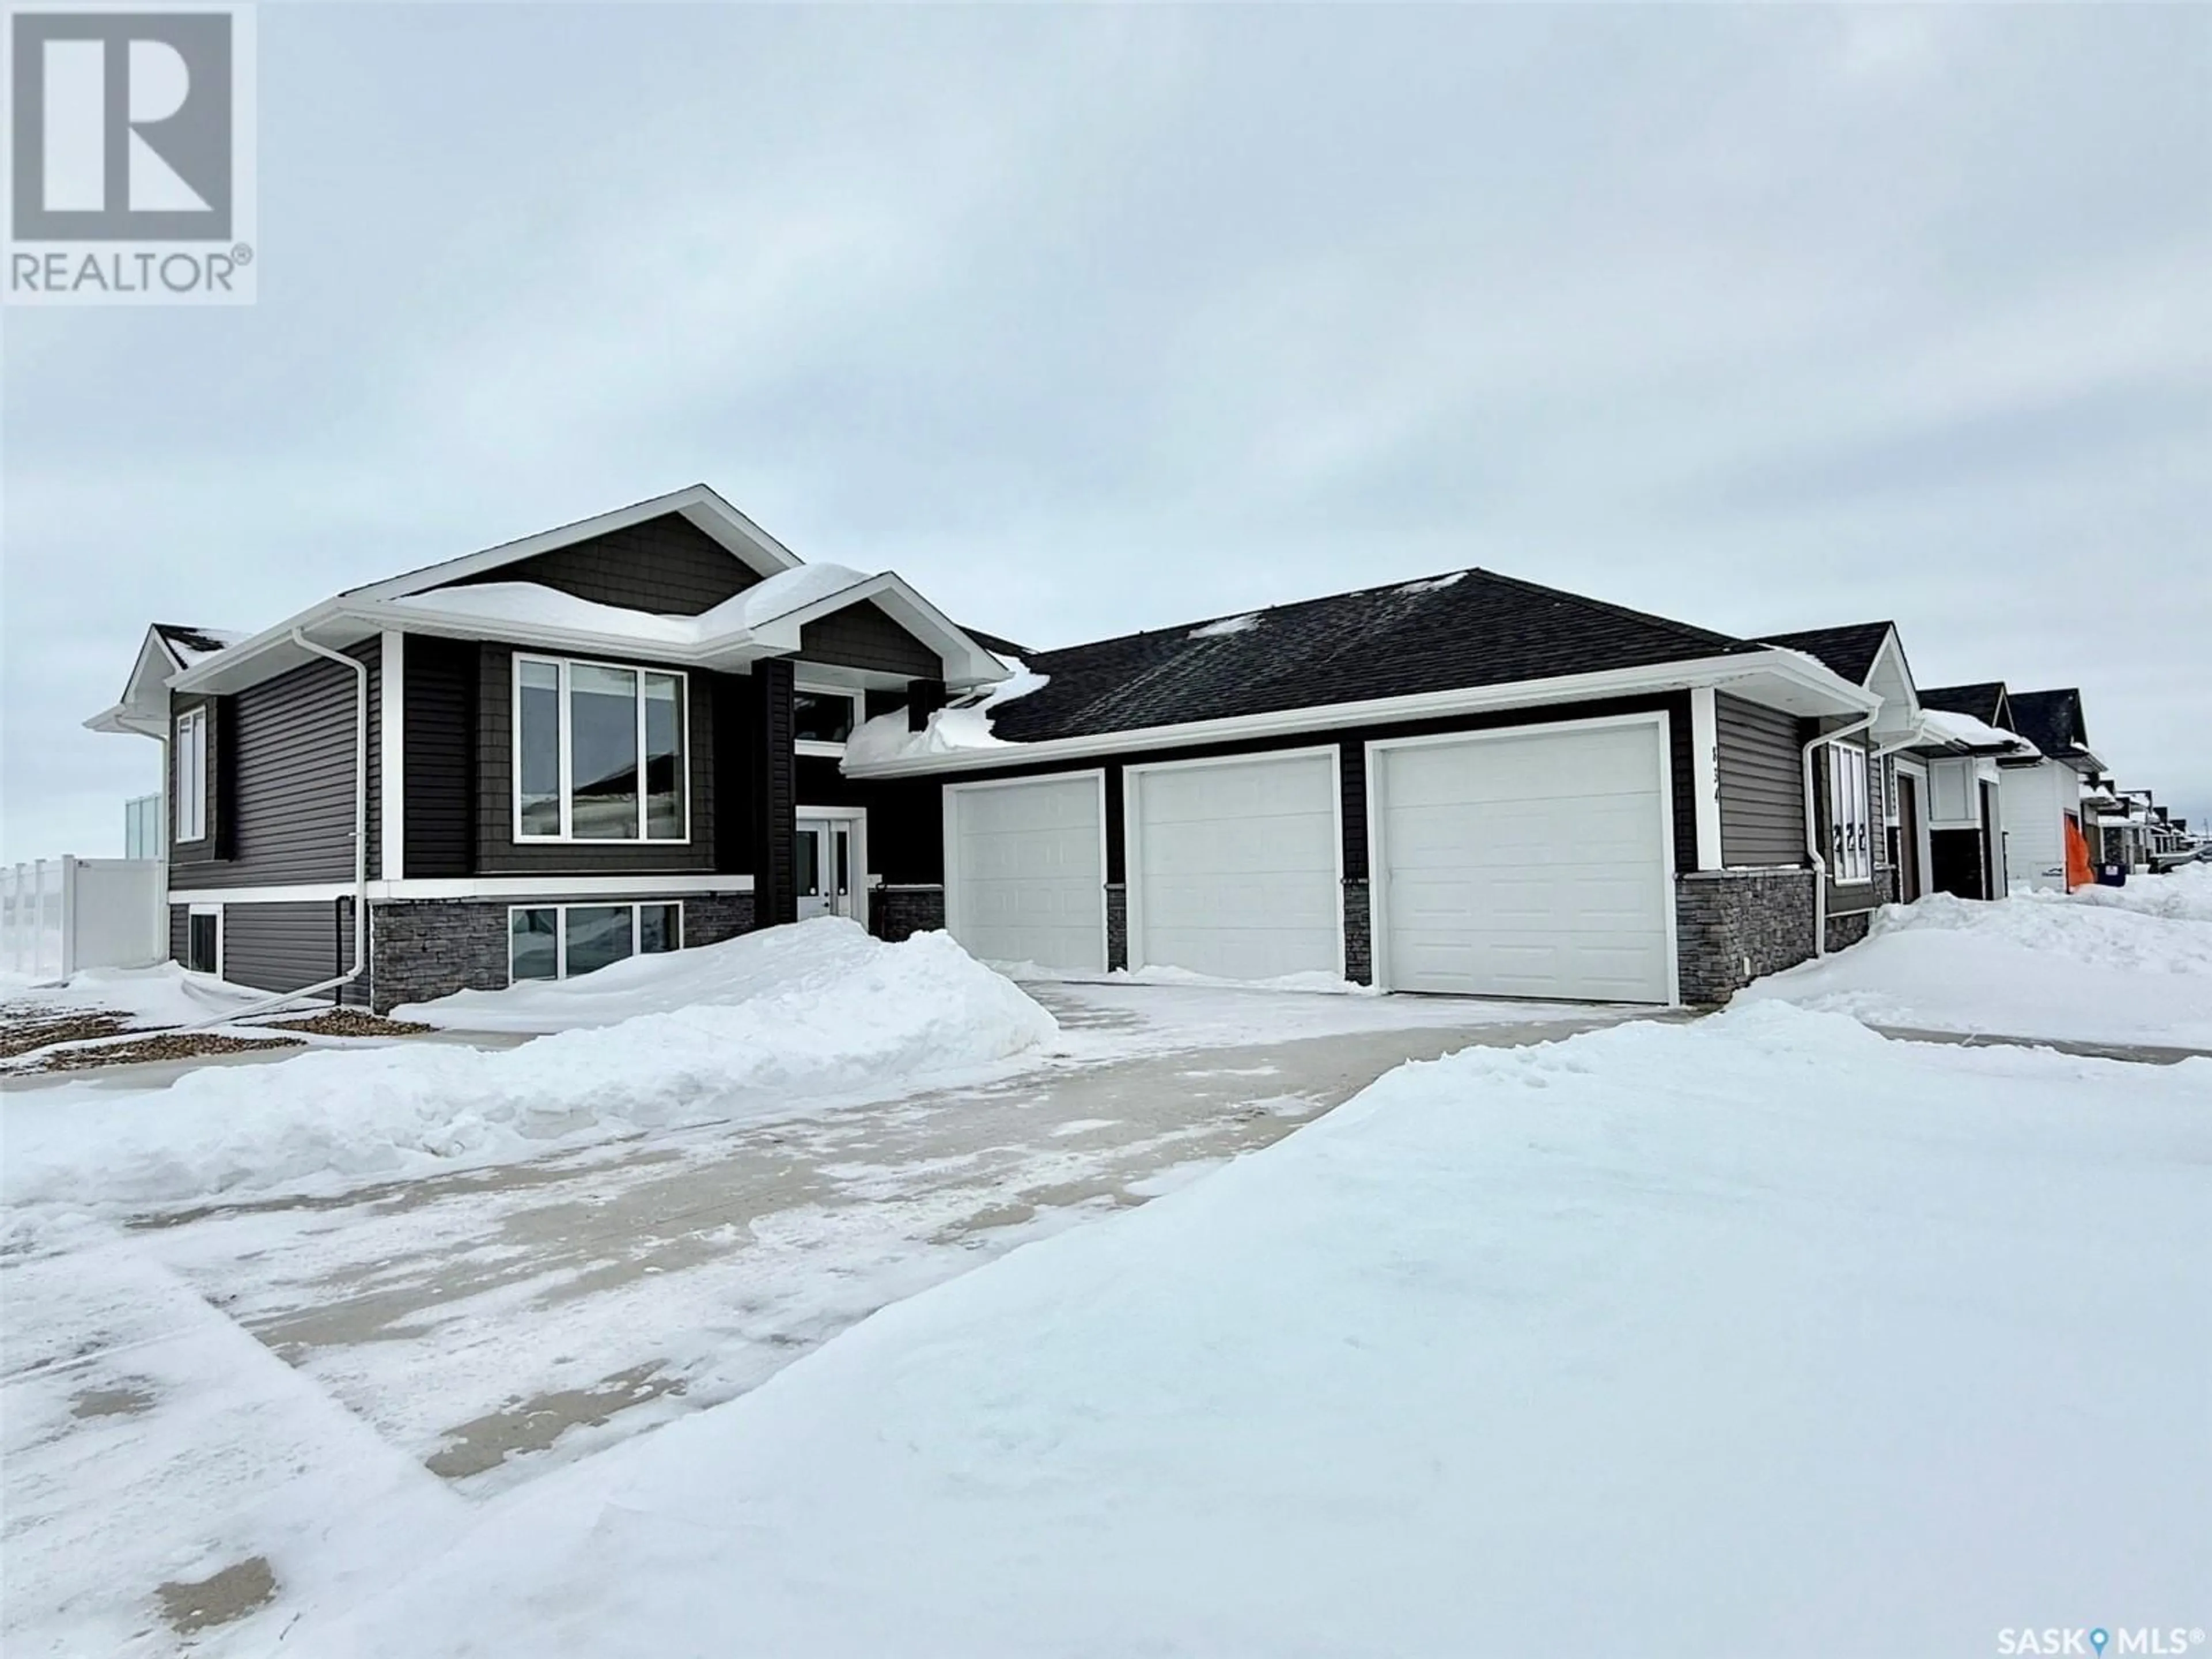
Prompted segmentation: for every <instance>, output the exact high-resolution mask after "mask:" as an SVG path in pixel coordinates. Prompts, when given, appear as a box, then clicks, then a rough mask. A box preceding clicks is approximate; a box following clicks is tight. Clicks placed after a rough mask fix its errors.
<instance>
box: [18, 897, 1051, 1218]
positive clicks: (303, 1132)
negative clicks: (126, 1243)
mask: <svg viewBox="0 0 2212 1659" xmlns="http://www.w3.org/2000/svg"><path fill="white" fill-rule="evenodd" d="M455 1004H459V1005H460V1008H459V1012H455V1011H454V1008H453V1005H455ZM549 1009H556V1010H559V1011H562V1012H574V1014H575V1018H574V1020H567V1019H564V1020H562V1021H561V1022H560V1023H562V1024H572V1023H573V1024H580V1027H581V1028H580V1029H574V1030H561V1031H559V1032H557V1033H556V1035H553V1036H545V1037H541V1038H539V1039H538V1041H536V1042H530V1043H526V1044H524V1045H523V1046H521V1047H520V1048H507V1049H501V1050H495V1051H488V1050H484V1049H480V1048H465V1047H460V1046H457V1045H451V1044H444V1043H432V1042H418V1043H411V1044H410V1043H403V1044H397V1045H394V1046H392V1047H388V1048H364V1049H344V1050H337V1049H332V1050H323V1051H319V1052H313V1053H309V1054H303V1055H301V1056H300V1057H299V1058H297V1059H295V1060H284V1061H281V1062H277V1063H275V1064H272V1065H267V1066H244V1067H228V1068H226V1067H206V1068H203V1069H201V1070H198V1071H194V1072H191V1073H186V1074H185V1076H183V1077H182V1078H180V1079H178V1080H177V1081H176V1082H175V1083H174V1084H173V1085H170V1086H169V1087H168V1088H167V1089H163V1090H158V1091H147V1092H144V1093H137V1094H131V1093H118V1092H117V1091H112V1090H105V1091H98V1092H96V1093H95V1091H96V1090H97V1089H98V1085H70V1086H65V1087H62V1088H55V1089H49V1090H40V1091H26V1092H24V1093H23V1094H21V1096H19V1097H17V1098H16V1099H15V1100H13V1101H11V1102H10V1103H9V1107H8V1114H7V1126H8V1148H7V1159H6V1165H5V1170H4V1172H0V1186H4V1190H5V1192H6V1194H7V1195H8V1197H9V1199H10V1200H12V1201H15V1202H19V1203H20V1202H23V1201H26V1200H67V1201H77V1202H95V1203H100V1204H106V1205H116V1204H122V1205H147V1204H159V1203H164V1202H190V1201H198V1200H207V1199H210V1198H214V1197H217V1196H224V1197H235V1196H238V1195H240V1194H246V1193H266V1192H270V1191H278V1190H321V1189H326V1188H334V1187H338V1186H343V1185H344V1184H346V1183H348V1182H352V1183H358V1182H361V1181H362V1180H363V1179H365V1178H368V1177H373V1176H398V1175H406V1174H420V1173H422V1172H425V1171H428V1170H435V1169H438V1168H445V1167H452V1166H453V1165H454V1164H458V1163H468V1164H482V1163H490V1162H498V1161H503V1160H507V1159H513V1158H529V1157H534V1156H537V1155H538V1154H541V1153H543V1152H547V1151H549V1150H550V1149H552V1148H553V1147H554V1146H561V1145H572V1144H574V1143H576V1142H578V1141H580V1140H586V1139H607V1138H608V1137H610V1136H613V1135H619V1134H623V1133H629V1132H631V1131H634V1130H635V1129H638V1128H641V1127H656V1126H667V1125H671V1124H679V1123H685V1122H699V1121H708V1120H719V1119H728V1118H734V1117H744V1116H748V1115H763V1114H778V1115H791V1114H792V1113H793V1112H794V1111H796V1110H799V1109H804V1106H805V1103H807V1102H809V1101H815V1102H819V1101H822V1100H824V1099H828V1098H832V1097H849V1096H854V1095H861V1094H866V1093H868V1092H870V1091H874V1092H878V1093H880V1092H882V1091H886V1090H892V1089H902V1088H906V1087H908V1086H911V1085H914V1084H915V1083H916V1082H917V1081H921V1080H927V1079H931V1078H942V1077H949V1076H951V1075H955V1074H959V1073H975V1072H977V1071H978V1070H979V1069H987V1068H989V1067H992V1066H996V1065H999V1064H1000V1063H1002V1062H1005V1061H1006V1060H1010V1059H1012V1058H1013V1057H1015V1056H1018V1055H1022V1054H1026V1053H1030V1052H1033V1051H1034V1050H1036V1048H1037V1047H1038V1046H1039V1045H1040V1044H1042V1043H1043V1042H1047V1041H1048V1040H1049V1039H1050V1038H1051V1037H1052V1036H1054V1030H1055V1027H1054V1022H1053V1018H1052V1017H1051V1015H1049V1014H1048V1013H1046V1012H1044V1010H1043V1009H1042V1008H1041V1007H1039V1006H1037V1005H1036V1003H1035V1002H1034V1001H1032V1000H1030V998H1029V997H1028V996H1027V995H1025V994H1024V993H1023V992H1022V991H1020V990H1019V989H1018V987H1015V986H1014V985H1013V984H1012V983H1011V982H1010V981H1007V980H1006V979H1005V978H1003V977H1001V976H1000V975H997V974H994V973H993V972H992V971H991V970H990V969H987V968H985V967H983V966H982V965H981V963H977V962H976V961H975V959H974V958H972V957H969V955H968V954H967V953H966V952H965V951H962V950H961V949H960V947H959V946H958V945H955V944H954V943H953V942H952V940H951V938H950V937H949V936H948V935H945V934H943V933H929V934H921V935H918V936H916V937H915V938H914V939H908V940H906V941H904V942H903V943H902V944H898V945H885V944H884V943H882V942H881V941H879V940H877V939H872V938H870V937H869V936H868V934H867V933H866V932H865V931H864V930H862V929H861V927H860V926H859V925H858V924H857V923H855V922H852V921H845V920H843V919H842V918H836V917H825V918H821V919H818V920H817V921H808V922H802V923H799V924H798V925H797V926H795V927H785V928H776V929H772V930H768V931H764V932H762V933H751V934H746V935H744V936H742V937H740V938H738V939H732V940H729V941H727V942H726V943H724V944H720V945H707V946H702V947H701V948H700V949H698V950H696V951H683V952H678V953H675V954H672V955H670V956H666V957H647V958H641V959H636V960H633V961H631V962H629V963H621V964H617V966H614V967H611V968H608V969H602V970H601V971H600V972H599V974H595V975H592V976H591V977H590V979H589V980H587V981H574V982H573V983H572V984H571V985H569V986H535V985H526V986H522V987H516V988H514V989H512V990H508V991H503V992H495V993H486V994H471V996H470V997H468V998H466V999H447V1002H446V1003H444V1004H440V1005H430V1006H426V1007H424V1008H422V1009H418V1010H416V1012H418V1013H423V1014H439V1015H445V1016H450V1017H452V1018H459V1019H462V1020H464V1021H472V1022H474V1023H476V1024H478V1025H479V1026H480V1027H489V1028H498V1027H499V1026H500V1025H501V1022H502V1021H504V1022H506V1023H507V1029H520V1030H543V1029H545V1024H544V1021H546V1020H547V1019H548V1018H549V1016H548V1013H547V1011H548V1010H549ZM533 1022H537V1023H533ZM586 1022H591V1023H586ZM610 1022H611V1023H610ZM94 1101H97V1103H98V1105H97V1109H91V1107H92V1103H94Z"/></svg>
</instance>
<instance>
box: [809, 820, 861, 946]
mask: <svg viewBox="0 0 2212 1659" xmlns="http://www.w3.org/2000/svg"><path fill="white" fill-rule="evenodd" d="M798 851H799V883H798V885H799V920H800V921H805V920H806V919H807V918H808V917H809V916H850V915H856V914H857V912H856V911H855V909H854V900H853V821H852V820H851V819H850V818H802V819H800V820H799V848H798Z"/></svg>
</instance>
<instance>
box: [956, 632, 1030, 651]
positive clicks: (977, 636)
mask: <svg viewBox="0 0 2212 1659" xmlns="http://www.w3.org/2000/svg"><path fill="white" fill-rule="evenodd" d="M957 627H958V628H959V629H960V631H961V632H962V633H963V634H965V635H967V636H968V637H969V639H971V640H973V641H975V643H976V644H978V645H980V646H981V647H983V648H984V649H985V650H986V651H988V652H989V653H991V654H992V655H994V656H997V657H1021V658H1024V659H1026V658H1027V657H1028V656H1029V654H1030V650H1029V647H1027V646H1025V645H1016V644H1015V643H1014V642H1013V641H1012V640H1010V639H1008V638H1006V636H1005V635H1002V634H986V633H985V632H984V631H983V630H982V629H980V628H970V627H969V626H968V625H967V624H966V623H958V624H957Z"/></svg>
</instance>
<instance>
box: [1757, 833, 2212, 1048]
mask: <svg viewBox="0 0 2212 1659" xmlns="http://www.w3.org/2000/svg"><path fill="white" fill-rule="evenodd" d="M2194 873H2195V872H2185V873H2181V874H2176V875H2172V876H2160V877H2154V878H2149V879H2148V880H2147V881H2143V882H2136V883H2130V884H2129V885H2128V886H2126V887H2124V888H2094V889H2087V890H2082V891H2079V892H2075V893H2073V894H2052V893H2032V894H2020V895H2016V896H2014V897H2011V898H2008V899H2001V900H1999V901H1997V902H1995V903H1987V902H1979V901H1975V900H1970V899H1957V898H1952V897H1950V896H1948V895H1946V894H1936V895H1933V896H1929V897H1928V898H1924V899H1922V900H1920V901H1919V902H1917V903H1915V904H1909V905H1891V906H1888V907H1887V908H1884V909H1882V910H1881V912H1880V913H1879V914H1877V915H1876V916H1875V920H1874V927H1873V930H1872V932H1871V933H1869V936H1868V938H1867V939H1866V940H1865V941H1864V942H1863V943H1862V944H1859V945H1853V946H1852V947H1851V948H1850V949H1849V950H1847V951H1837V952H1835V953H1834V954H1833V955H1832V956H1828V957H1823V958H1821V959H1820V960H1818V961H1814V962H1808V963H1801V964H1800V965H1799V966H1797V967H1796V968H1792V969H1789V970H1787V971H1786V972H1784V973H1779V974H1774V975H1770V976H1768V977H1767V978H1765V979H1762V980H1759V981H1757V982H1756V983H1754V984H1753V985H1751V986H1748V987H1746V988H1745V989H1743V990H1741V991H1739V992H1737V993H1736V997H1735V1000H1736V1001H1737V1002H1738V1003H1747V1002H1752V1003H1755V1002H1768V1001H1780V1002H1790V1003H1794V1004H1796V1006H1799V1007H1802V1008H1814V1009H1824V1010H1826V1011H1828V1012H1833V1013H1842V1014H1850V1015H1852V1016H1854V1017H1855V1018H1859V1019H1863V1020H1865V1021H1867V1022H1868V1023H1869V1024H1877V1025H1889V1026H1896V1027H1902V1028H1905V1029H1909V1030H1930V1031H1966V1032H1992V1033H1996V1034H1999V1035H2003V1036H2030V1037H2039V1038H2045V1039H2051V1038H2056V1039H2061V1040H2069V1041H2074V1042H2112V1043H2151V1044H2162V1045H2168V1046H2173V1047H2179V1048H2212V882H2208V881H2206V880H2203V879H2191V880H2185V875H2187V876H2189V877H2193V876H2194ZM2208 874H2212V871H2208Z"/></svg>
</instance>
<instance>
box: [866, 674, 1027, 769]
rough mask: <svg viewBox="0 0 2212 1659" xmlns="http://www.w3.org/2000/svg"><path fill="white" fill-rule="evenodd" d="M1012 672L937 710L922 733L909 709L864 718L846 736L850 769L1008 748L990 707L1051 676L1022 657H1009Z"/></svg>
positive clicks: (995, 706)
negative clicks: (980, 692)
mask: <svg viewBox="0 0 2212 1659" xmlns="http://www.w3.org/2000/svg"><path fill="white" fill-rule="evenodd" d="M1006 660H1007V661H1009V662H1011V663H1012V665H1013V670H1014V671H1013V672H1012V674H1011V675H1009V676H1008V677H1007V678H1005V679H1003V680H1000V682H999V683H998V684H996V685H994V686H993V687H992V688H991V689H990V690H989V691H988V692H987V693H986V694H985V695H984V696H981V697H980V698H976V699H974V700H972V701H970V700H967V699H963V700H962V701H961V702H956V703H951V704H948V705H947V706H946V707H945V708H939V709H937V710H935V711H934V712H933V713H932V714H931V715H930V717H929V720H928V722H927V725H925V726H923V728H922V729H921V731H919V732H912V731H908V729H907V718H906V710H905V709H903V708H895V709H893V710H892V711H891V712H890V714H878V715H877V716H876V718H875V719H873V720H867V721H864V722H863V723H862V724H861V726H860V729H859V730H858V731H856V732H854V733H853V734H852V736H851V737H849V738H847V739H846V740H845V760H844V764H845V766H846V768H847V769H848V770H850V769H854V768H856V767H863V766H872V765H880V764H881V763H884V762H885V761H895V760H907V759H911V758H913V757H916V756H921V755H950V754H953V753H956V752H957V751H958V750H963V749H1001V748H1005V747H1007V746H1008V745H1007V742H1006V738H1002V737H1000V735H999V734H998V733H997V732H994V731H993V730H992V729H991V711H992V710H993V709H994V708H999V707H1000V705H1001V704H1004V703H1009V702H1013V701H1014V699H1015V698H1017V697H1026V696H1029V695H1030V693H1031V692H1032V691H1040V690H1043V689H1044V687H1045V686H1046V684H1048V683H1049V682H1050V680H1051V678H1052V676H1051V675H1049V674H1037V673H1033V672H1031V671H1030V667H1029V665H1027V664H1026V663H1024V662H1023V661H1022V659H1020V658H1018V657H1010V658H1008V659H1006Z"/></svg>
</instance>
